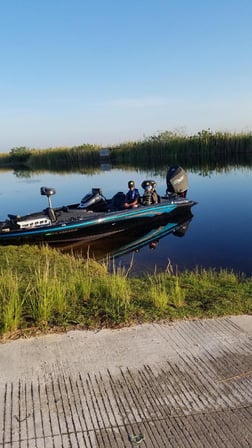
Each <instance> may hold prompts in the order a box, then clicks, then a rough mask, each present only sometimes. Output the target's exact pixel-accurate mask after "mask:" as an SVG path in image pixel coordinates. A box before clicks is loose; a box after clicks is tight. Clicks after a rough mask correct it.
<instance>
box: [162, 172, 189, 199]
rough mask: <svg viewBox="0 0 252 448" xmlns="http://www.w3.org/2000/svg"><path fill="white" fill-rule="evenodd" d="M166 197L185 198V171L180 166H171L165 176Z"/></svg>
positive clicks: (186, 186) (186, 179)
mask: <svg viewBox="0 0 252 448" xmlns="http://www.w3.org/2000/svg"><path fill="white" fill-rule="evenodd" d="M166 185H167V189H166V195H167V196H169V195H178V196H180V197H182V198H185V197H186V193H187V190H188V178H187V174H186V172H185V170H184V169H183V168H181V166H178V165H176V166H171V167H170V168H168V170H167V174H166Z"/></svg>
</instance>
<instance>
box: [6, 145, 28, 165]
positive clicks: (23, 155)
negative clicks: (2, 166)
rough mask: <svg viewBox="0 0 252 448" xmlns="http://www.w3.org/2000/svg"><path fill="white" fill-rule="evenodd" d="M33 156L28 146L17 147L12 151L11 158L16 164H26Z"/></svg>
mask: <svg viewBox="0 0 252 448" xmlns="http://www.w3.org/2000/svg"><path fill="white" fill-rule="evenodd" d="M30 155H31V150H30V149H29V148H26V146H15V147H14V148H12V149H11V150H10V157H11V159H12V160H13V161H14V162H16V163H25V162H27V160H28V159H29V157H30Z"/></svg>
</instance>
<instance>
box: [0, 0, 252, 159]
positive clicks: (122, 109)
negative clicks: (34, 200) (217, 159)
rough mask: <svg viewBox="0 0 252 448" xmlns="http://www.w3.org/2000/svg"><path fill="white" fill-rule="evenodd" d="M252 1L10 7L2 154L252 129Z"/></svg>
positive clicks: (39, 1)
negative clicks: (24, 149) (23, 148)
mask: <svg viewBox="0 0 252 448" xmlns="http://www.w3.org/2000/svg"><path fill="white" fill-rule="evenodd" d="M251 23H252V2H251V0H127V1H126V0H3V1H2V2H1V3H0V55H1V69H0V152H9V150H10V149H11V148H12V147H14V146H27V147H29V148H48V147H57V146H73V145H80V144H82V143H94V144H98V145H103V146H106V145H113V144H117V143H121V142H126V141H132V140H133V141H135V140H141V139H143V138H145V137H148V136H151V135H156V134H157V133H159V132H163V131H167V130H168V131H178V132H184V133H186V134H191V133H196V132H198V131H200V130H202V129H208V128H210V129H211V130H213V131H219V130H220V131H230V132H248V131H251V130H252V26H251Z"/></svg>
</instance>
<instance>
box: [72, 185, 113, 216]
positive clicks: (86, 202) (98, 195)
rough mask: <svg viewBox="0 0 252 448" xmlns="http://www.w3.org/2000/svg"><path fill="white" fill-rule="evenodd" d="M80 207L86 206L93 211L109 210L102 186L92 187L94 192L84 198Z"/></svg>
mask: <svg viewBox="0 0 252 448" xmlns="http://www.w3.org/2000/svg"><path fill="white" fill-rule="evenodd" d="M78 208H85V209H86V210H91V211H93V212H105V211H107V210H108V206H107V201H106V198H105V197H104V196H103V194H102V190H101V188H92V192H91V193H88V194H86V195H85V196H84V198H82V200H81V202H80V204H79V206H78Z"/></svg>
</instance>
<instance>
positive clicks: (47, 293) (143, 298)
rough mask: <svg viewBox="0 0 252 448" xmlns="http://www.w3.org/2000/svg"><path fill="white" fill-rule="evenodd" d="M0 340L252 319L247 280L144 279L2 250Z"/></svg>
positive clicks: (55, 255) (51, 254) (204, 275)
mask: <svg viewBox="0 0 252 448" xmlns="http://www.w3.org/2000/svg"><path fill="white" fill-rule="evenodd" d="M0 265H1V271H0V338H1V339H2V340H5V339H7V338H10V337H11V338H13V337H19V336H22V335H23V334H35V333H36V332H38V331H39V332H41V331H42V332H49V331H58V330H63V329H64V330H65V329H68V328H86V329H88V328H102V327H110V328H112V327H118V326H125V325H131V324H135V323H143V322H150V321H158V320H164V319H166V320H174V319H184V318H203V317H216V316H225V315H234V314H251V313H252V278H251V277H245V276H244V275H242V274H241V275H237V274H235V273H234V272H232V271H227V270H221V271H215V270H213V269H211V270H205V269H199V268H198V269H196V270H194V271H185V272H181V273H180V274H179V273H176V274H174V273H173V272H172V270H171V269H170V270H169V271H167V272H161V273H154V274H153V275H146V276H143V277H141V278H136V277H131V276H128V272H126V271H124V270H123V269H117V270H116V269H114V271H113V272H109V270H108V268H107V266H106V265H105V264H99V263H97V262H95V261H94V260H92V259H88V260H83V259H76V258H74V257H72V256H70V255H63V254H61V253H59V252H57V251H56V250H53V249H49V248H46V247H44V248H37V247H30V246H23V247H14V246H13V247H6V248H3V247H1V248H0Z"/></svg>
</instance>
